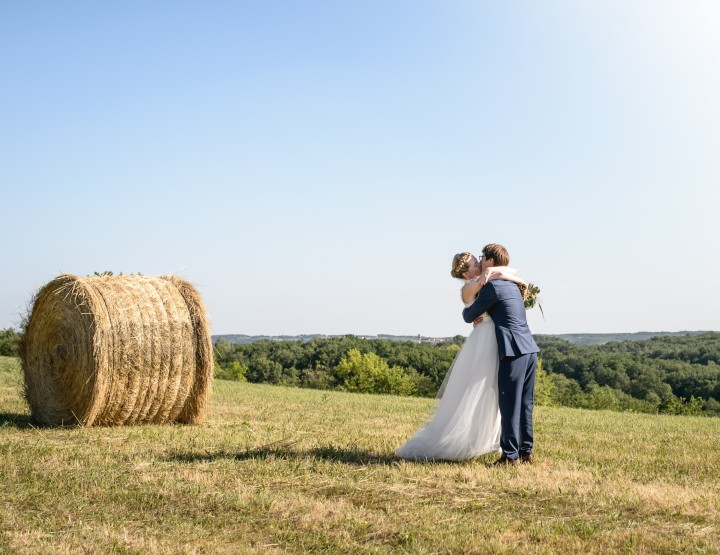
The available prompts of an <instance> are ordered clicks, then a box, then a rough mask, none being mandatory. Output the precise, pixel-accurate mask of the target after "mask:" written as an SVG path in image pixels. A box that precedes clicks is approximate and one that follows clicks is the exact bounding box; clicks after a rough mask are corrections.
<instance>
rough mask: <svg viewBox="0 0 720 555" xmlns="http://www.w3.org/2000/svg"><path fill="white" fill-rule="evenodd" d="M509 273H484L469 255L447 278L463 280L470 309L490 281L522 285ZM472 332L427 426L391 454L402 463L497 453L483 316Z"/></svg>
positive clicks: (491, 334) (490, 333)
mask: <svg viewBox="0 0 720 555" xmlns="http://www.w3.org/2000/svg"><path fill="white" fill-rule="evenodd" d="M515 274H516V271H515V270H513V269H512V268H508V267H503V266H496V267H492V268H488V269H487V270H485V271H484V272H483V271H482V270H481V268H480V262H479V261H478V259H477V258H476V257H475V256H473V255H472V254H471V253H469V252H463V253H459V254H456V255H455V257H454V258H453V264H452V271H451V272H450V275H451V276H452V277H454V278H458V279H463V280H465V285H463V287H462V289H461V290H460V294H461V297H462V301H463V303H464V304H465V306H470V305H471V304H472V303H473V301H474V300H475V297H477V294H478V292H479V291H480V289H481V288H482V287H483V285H485V284H486V283H487V282H488V281H489V280H491V279H505V280H509V281H513V282H515V283H518V284H521V285H523V284H524V283H525V282H523V281H522V280H521V279H519V278H518V277H516V276H515ZM481 320H482V321H481V322H480V323H479V324H477V325H476V326H475V328H473V330H472V332H470V335H469V336H468V338H467V339H466V340H465V343H464V344H463V347H462V349H460V352H458V354H457V356H456V357H455V360H454V361H453V363H452V365H451V366H450V369H449V370H448V372H447V374H446V376H445V380H444V381H443V384H442V386H441V387H440V391H439V392H438V397H439V399H440V402H439V404H438V406H437V410H436V412H435V415H434V416H433V418H432V420H430V421H429V422H428V423H427V424H425V426H424V427H422V428H421V429H420V430H419V431H418V432H416V433H415V435H414V436H413V437H412V438H410V440H408V442H407V443H405V445H403V446H402V447H400V448H398V449H397V450H396V451H395V454H396V455H397V456H398V457H401V458H403V459H415V460H424V459H441V460H453V461H458V460H464V459H470V458H473V457H478V456H480V455H485V454H487V453H496V452H497V451H499V450H500V409H499V408H498V385H497V383H498V376H497V372H498V365H499V358H498V346H497V341H496V339H495V325H494V324H493V321H492V319H491V318H490V316H489V315H488V314H487V313H486V314H484V315H483V316H482V318H481Z"/></svg>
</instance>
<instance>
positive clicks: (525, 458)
mask: <svg viewBox="0 0 720 555" xmlns="http://www.w3.org/2000/svg"><path fill="white" fill-rule="evenodd" d="M520 462H521V463H523V464H532V463H533V458H532V455H520Z"/></svg>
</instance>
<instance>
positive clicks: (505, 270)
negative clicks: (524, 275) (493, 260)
mask: <svg viewBox="0 0 720 555" xmlns="http://www.w3.org/2000/svg"><path fill="white" fill-rule="evenodd" d="M477 279H478V283H479V284H480V287H482V286H483V285H485V284H486V283H487V282H488V281H490V280H491V279H504V280H506V281H512V282H513V283H517V284H518V285H523V286H526V285H527V283H526V282H525V281H524V280H522V279H520V278H519V277H517V270H516V269H515V268H509V267H508V266H492V267H491V268H487V269H486V270H485V271H483V273H482V274H480V276H478V278H477ZM480 287H478V291H480ZM476 294H477V293H476Z"/></svg>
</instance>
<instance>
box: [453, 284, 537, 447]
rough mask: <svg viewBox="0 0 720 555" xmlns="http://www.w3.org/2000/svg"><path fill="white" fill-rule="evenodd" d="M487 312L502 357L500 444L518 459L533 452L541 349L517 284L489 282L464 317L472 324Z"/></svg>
mask: <svg viewBox="0 0 720 555" xmlns="http://www.w3.org/2000/svg"><path fill="white" fill-rule="evenodd" d="M485 312H487V313H488V314H490V317H491V318H492V320H493V322H494V323H495V334H496V336H497V343H498V355H499V356H500V368H499V369H498V389H499V392H500V398H499V399H498V403H499V405H500V421H501V428H502V435H501V437H500V447H501V448H502V450H503V454H504V455H505V456H506V457H507V458H508V459H518V458H519V457H520V456H521V455H530V454H531V453H532V448H533V425H532V411H533V404H534V399H535V393H534V392H535V368H536V366H537V353H538V352H539V351H540V349H538V346H537V345H536V344H535V341H534V340H533V338H532V335H531V333H530V328H529V327H528V325H527V319H526V318H525V306H524V304H523V299H522V295H521V294H520V289H518V286H517V285H516V284H515V283H513V282H511V281H505V280H492V281H489V282H488V283H486V284H485V286H483V288H482V289H480V293H479V295H478V297H477V299H475V302H474V303H473V304H472V305H470V306H469V307H467V308H466V309H465V310H463V319H464V320H465V321H466V322H468V323H469V322H472V321H474V320H475V319H477V318H478V316H480V315H482V314H483V313H485Z"/></svg>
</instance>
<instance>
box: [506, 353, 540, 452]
mask: <svg viewBox="0 0 720 555" xmlns="http://www.w3.org/2000/svg"><path fill="white" fill-rule="evenodd" d="M536 368H537V353H530V354H527V355H520V356H517V357H503V358H501V359H500V367H499V368H498V389H499V399H498V401H499V405H500V426H501V430H502V431H501V435H500V448H501V449H502V451H503V454H504V455H505V456H506V457H507V458H508V459H517V458H519V457H520V456H521V455H530V454H531V453H532V448H533V421H532V413H533V405H534V403H535V370H536Z"/></svg>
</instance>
